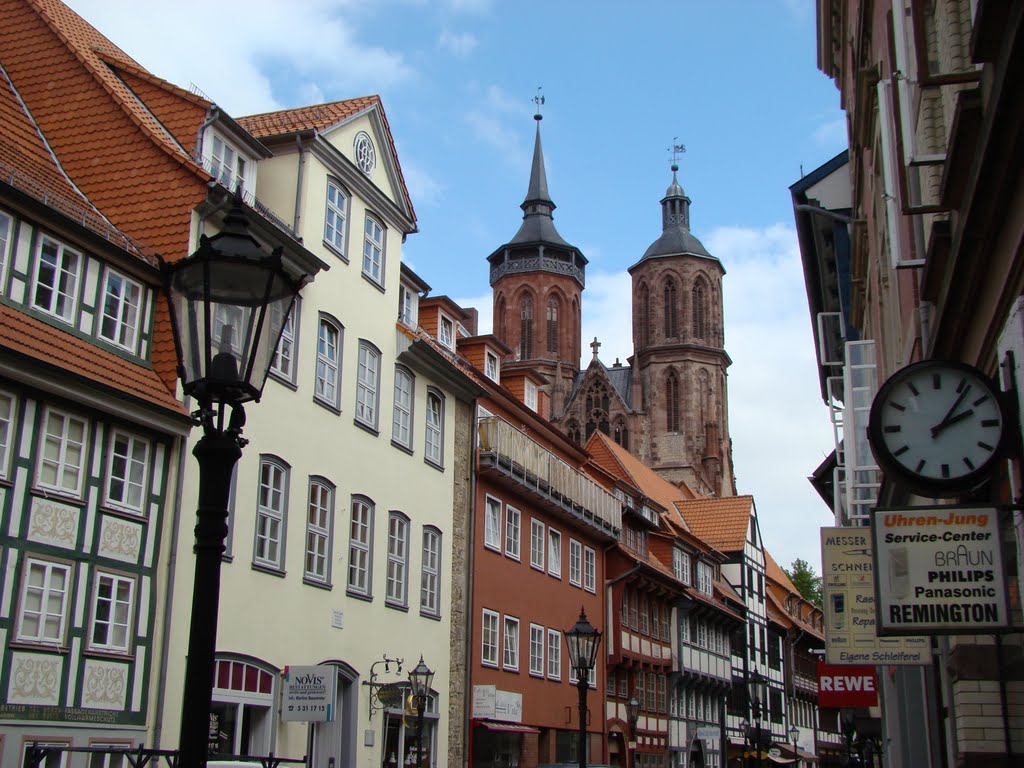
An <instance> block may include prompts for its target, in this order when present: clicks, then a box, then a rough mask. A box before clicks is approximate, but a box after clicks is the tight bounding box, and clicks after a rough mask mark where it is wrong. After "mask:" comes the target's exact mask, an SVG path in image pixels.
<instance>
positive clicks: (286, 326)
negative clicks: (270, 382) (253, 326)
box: [270, 302, 298, 383]
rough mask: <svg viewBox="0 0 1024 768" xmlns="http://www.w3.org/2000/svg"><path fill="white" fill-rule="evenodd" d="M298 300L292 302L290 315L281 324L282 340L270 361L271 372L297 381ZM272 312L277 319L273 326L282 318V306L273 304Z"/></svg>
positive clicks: (288, 379)
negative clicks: (296, 330) (296, 338)
mask: <svg viewBox="0 0 1024 768" xmlns="http://www.w3.org/2000/svg"><path fill="white" fill-rule="evenodd" d="M297 306H298V302H296V303H295V304H292V308H291V310H290V311H289V312H288V316H287V317H286V318H285V319H284V323H282V325H281V340H280V341H278V342H277V349H275V350H274V359H273V361H272V362H271V363H270V372H271V373H273V374H276V375H277V376H280V377H281V378H282V379H284V380H285V381H290V382H292V383H294V382H295V350H296V346H295V337H296V333H295V329H296V318H297V317H298V312H297V310H296V307H297ZM271 312H273V313H274V316H275V321H276V322H274V323H273V324H272V325H271V327H272V328H273V327H276V326H277V323H278V322H280V318H281V307H280V305H278V304H273V305H271Z"/></svg>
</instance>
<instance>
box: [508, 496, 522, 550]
mask: <svg viewBox="0 0 1024 768" xmlns="http://www.w3.org/2000/svg"><path fill="white" fill-rule="evenodd" d="M521 520H522V515H521V514H520V513H519V510H518V509H516V508H515V507H512V506H509V505H508V504H506V505H505V554H506V555H508V556H509V557H511V558H512V559H513V560H518V559H519V529H520V527H521V526H520V523H521Z"/></svg>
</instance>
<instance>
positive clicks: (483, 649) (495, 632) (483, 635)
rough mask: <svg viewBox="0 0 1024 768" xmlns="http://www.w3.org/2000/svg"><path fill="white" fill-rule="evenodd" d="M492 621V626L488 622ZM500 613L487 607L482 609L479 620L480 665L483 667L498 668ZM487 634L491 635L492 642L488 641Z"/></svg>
mask: <svg viewBox="0 0 1024 768" xmlns="http://www.w3.org/2000/svg"><path fill="white" fill-rule="evenodd" d="M491 622H493V627H491V626H490V623H491ZM500 631H501V614H499V613H498V612H497V611H492V610H491V609H489V608H484V609H483V617H482V619H481V621H480V665H481V666H484V667H491V668H493V669H497V668H498V656H499V651H500V642H501V640H500V637H499V632H500ZM488 636H492V637H493V642H492V643H488Z"/></svg>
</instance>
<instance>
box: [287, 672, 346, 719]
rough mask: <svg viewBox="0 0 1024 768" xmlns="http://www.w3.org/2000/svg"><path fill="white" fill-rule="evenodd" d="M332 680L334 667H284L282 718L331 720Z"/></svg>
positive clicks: (332, 713)
mask: <svg viewBox="0 0 1024 768" xmlns="http://www.w3.org/2000/svg"><path fill="white" fill-rule="evenodd" d="M335 679H336V673H335V671H334V667H329V666H319V667H285V668H284V686H283V690H282V692H281V719H282V720H307V721H311V722H326V721H328V720H333V719H334V682H335Z"/></svg>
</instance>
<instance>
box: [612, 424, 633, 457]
mask: <svg viewBox="0 0 1024 768" xmlns="http://www.w3.org/2000/svg"><path fill="white" fill-rule="evenodd" d="M612 439H613V440H614V441H615V442H616V443H618V444H619V445H621V446H622V447H623V448H625V449H626V450H627V451H628V450H629V430H628V429H626V422H625V421H624V420H623V419H621V418H620V419H616V420H615V427H614V428H613V430H612Z"/></svg>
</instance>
